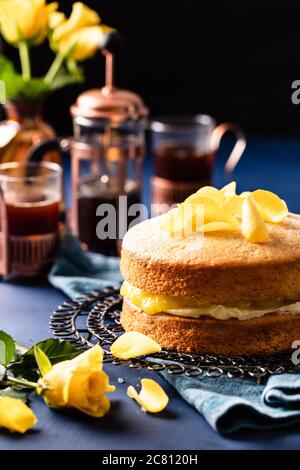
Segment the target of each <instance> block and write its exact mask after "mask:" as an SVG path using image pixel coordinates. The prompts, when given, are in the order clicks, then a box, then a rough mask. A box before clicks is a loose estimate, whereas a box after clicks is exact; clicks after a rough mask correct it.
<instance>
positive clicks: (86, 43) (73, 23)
mask: <svg viewBox="0 0 300 470" xmlns="http://www.w3.org/2000/svg"><path fill="white" fill-rule="evenodd" d="M58 15H60V16H58ZM100 22H101V18H100V16H99V15H98V14H97V13H96V12H95V11H94V10H92V9H91V8H89V7H87V6H86V5H84V4H83V3H81V2H76V3H74V5H73V9H72V13H71V16H70V17H69V19H66V18H65V16H64V15H63V13H60V12H54V13H52V15H51V16H50V27H51V28H52V34H51V46H52V48H53V49H54V50H55V51H56V52H61V53H62V54H66V55H68V57H70V58H72V59H74V60H76V61H81V60H85V59H87V58H89V57H91V56H92V55H93V54H94V53H95V52H96V50H97V49H98V48H99V47H100V45H101V42H102V40H103V37H104V33H106V32H107V31H111V28H109V27H108V26H105V25H100Z"/></svg>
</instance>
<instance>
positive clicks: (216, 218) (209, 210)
mask: <svg viewBox="0 0 300 470" xmlns="http://www.w3.org/2000/svg"><path fill="white" fill-rule="evenodd" d="M210 222H225V223H227V224H229V225H232V227H233V230H234V229H238V228H239V222H238V220H237V219H236V218H235V217H233V216H232V215H230V214H228V213H226V212H224V211H223V210H222V209H221V208H219V207H217V206H216V207H205V209H204V223H205V224H208V223H210Z"/></svg>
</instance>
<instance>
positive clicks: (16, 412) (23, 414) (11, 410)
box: [0, 397, 37, 433]
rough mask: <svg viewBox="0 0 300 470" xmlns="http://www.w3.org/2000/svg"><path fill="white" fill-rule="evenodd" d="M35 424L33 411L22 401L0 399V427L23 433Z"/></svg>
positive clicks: (7, 398) (8, 398)
mask: <svg viewBox="0 0 300 470" xmlns="http://www.w3.org/2000/svg"><path fill="white" fill-rule="evenodd" d="M36 423H37V419H36V416H35V414H34V413H33V411H32V410H31V409H30V408H29V407H28V406H27V405H26V404H25V403H23V402H22V400H19V399H16V398H11V397H2V398H0V427H3V428H6V429H9V430H10V431H16V432H20V433H24V432H26V431H28V430H29V429H31V428H33V426H34V425H35V424H36Z"/></svg>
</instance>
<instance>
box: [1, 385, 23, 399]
mask: <svg viewBox="0 0 300 470" xmlns="http://www.w3.org/2000/svg"><path fill="white" fill-rule="evenodd" d="M1 397H10V398H17V399H19V400H22V401H24V402H26V401H27V395H26V393H24V392H21V391H20V390H16V389H14V388H11V387H7V388H3V389H2V390H0V398H1Z"/></svg>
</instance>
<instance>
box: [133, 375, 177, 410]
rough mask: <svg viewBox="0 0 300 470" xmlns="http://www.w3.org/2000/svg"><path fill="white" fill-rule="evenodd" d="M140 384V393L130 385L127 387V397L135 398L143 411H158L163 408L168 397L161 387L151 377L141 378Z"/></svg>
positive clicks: (167, 401)
mask: <svg viewBox="0 0 300 470" xmlns="http://www.w3.org/2000/svg"><path fill="white" fill-rule="evenodd" d="M141 385H142V388H141V391H140V393H138V392H137V391H136V390H135V388H134V387H133V386H132V385H130V386H129V387H128V389H127V395H128V396H129V398H132V399H133V400H135V401H136V402H137V403H138V404H139V405H140V407H141V408H142V410H143V411H148V412H149V413H159V412H160V411H162V410H164V409H165V408H166V406H167V405H168V403H169V397H168V395H167V394H166V392H165V391H164V390H163V388H162V387H161V386H160V385H159V384H158V383H157V382H155V380H152V379H142V380H141Z"/></svg>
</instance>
